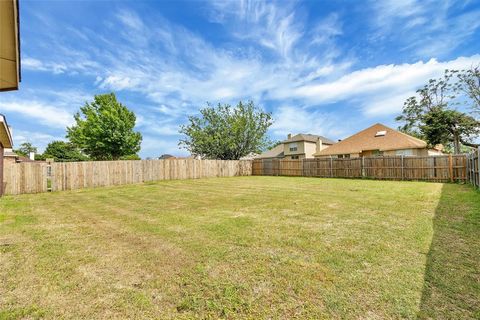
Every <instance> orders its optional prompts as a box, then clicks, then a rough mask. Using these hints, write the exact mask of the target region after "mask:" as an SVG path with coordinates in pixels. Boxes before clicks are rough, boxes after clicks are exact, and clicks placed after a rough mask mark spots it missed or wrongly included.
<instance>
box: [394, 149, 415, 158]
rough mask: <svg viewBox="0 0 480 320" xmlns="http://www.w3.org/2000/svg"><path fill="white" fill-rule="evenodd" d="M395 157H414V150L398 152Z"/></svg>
mask: <svg viewBox="0 0 480 320" xmlns="http://www.w3.org/2000/svg"><path fill="white" fill-rule="evenodd" d="M395 155H397V156H413V150H412V149H401V150H396V151H395Z"/></svg>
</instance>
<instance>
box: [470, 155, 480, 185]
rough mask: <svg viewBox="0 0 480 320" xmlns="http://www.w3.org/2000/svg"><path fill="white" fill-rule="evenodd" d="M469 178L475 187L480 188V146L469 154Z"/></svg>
mask: <svg viewBox="0 0 480 320" xmlns="http://www.w3.org/2000/svg"><path fill="white" fill-rule="evenodd" d="M467 179H468V181H470V183H471V184H473V185H474V186H475V187H477V188H480V147H479V148H478V149H477V150H476V151H475V152H472V153H470V154H468V155H467Z"/></svg>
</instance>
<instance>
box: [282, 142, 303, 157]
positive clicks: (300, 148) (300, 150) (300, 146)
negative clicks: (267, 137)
mask: <svg viewBox="0 0 480 320" xmlns="http://www.w3.org/2000/svg"><path fill="white" fill-rule="evenodd" d="M293 143H296V144H297V151H290V145H291V144H293ZM303 153H305V146H304V143H303V141H297V142H289V143H284V144H283V154H284V155H285V156H289V155H297V154H303Z"/></svg>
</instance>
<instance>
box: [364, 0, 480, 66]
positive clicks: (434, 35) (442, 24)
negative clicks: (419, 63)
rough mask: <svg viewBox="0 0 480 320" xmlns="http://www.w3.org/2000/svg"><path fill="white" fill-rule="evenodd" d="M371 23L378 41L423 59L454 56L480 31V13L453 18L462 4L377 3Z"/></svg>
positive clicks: (413, 0) (386, 0) (422, 1)
mask: <svg viewBox="0 0 480 320" xmlns="http://www.w3.org/2000/svg"><path fill="white" fill-rule="evenodd" d="M371 3H372V7H373V11H374V15H373V17H374V18H373V19H372V20H371V21H372V23H373V27H374V30H375V33H376V35H377V36H376V37H373V38H374V39H375V40H377V38H391V39H394V41H395V42H397V43H398V42H401V43H403V45H404V50H405V51H411V52H414V53H416V54H417V55H418V56H421V57H441V56H443V55H445V54H447V53H449V52H452V51H453V50H454V49H456V48H457V47H458V46H459V45H460V44H462V43H464V42H465V41H466V40H467V39H468V38H470V37H471V36H472V35H473V34H474V33H475V32H476V30H478V29H479V28H480V10H478V9H477V10H469V11H468V12H465V13H462V14H455V15H452V14H451V13H452V12H453V11H455V10H456V9H459V8H461V7H462V6H463V4H462V3H461V2H459V1H435V0H402V1H398V0H374V1H371Z"/></svg>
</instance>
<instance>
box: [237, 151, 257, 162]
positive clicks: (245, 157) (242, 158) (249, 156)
mask: <svg viewBox="0 0 480 320" xmlns="http://www.w3.org/2000/svg"><path fill="white" fill-rule="evenodd" d="M258 156H259V154H258V153H255V152H250V153H249V154H247V155H246V156H243V157H241V158H240V159H239V160H253V159H255V158H256V157H258Z"/></svg>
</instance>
